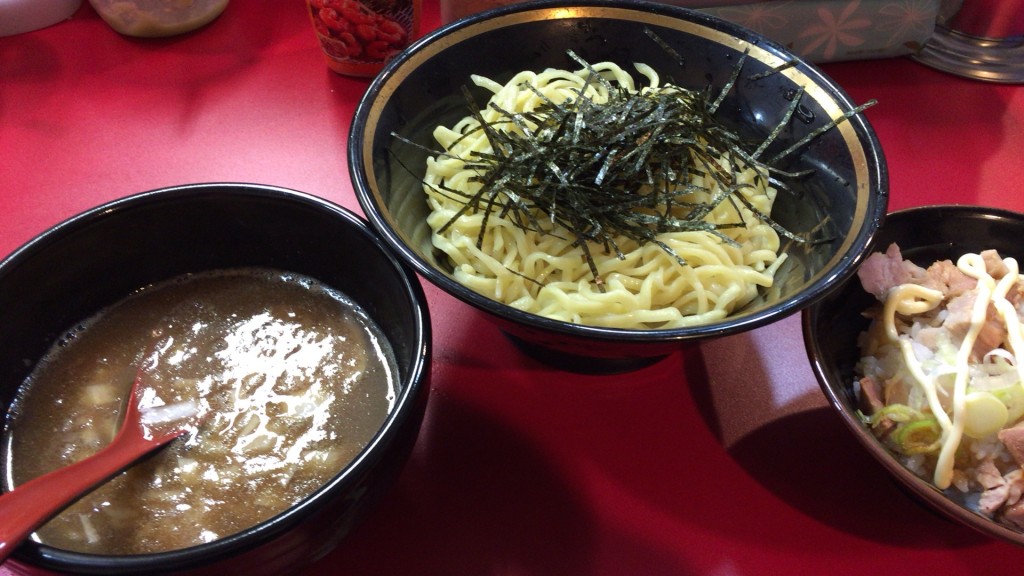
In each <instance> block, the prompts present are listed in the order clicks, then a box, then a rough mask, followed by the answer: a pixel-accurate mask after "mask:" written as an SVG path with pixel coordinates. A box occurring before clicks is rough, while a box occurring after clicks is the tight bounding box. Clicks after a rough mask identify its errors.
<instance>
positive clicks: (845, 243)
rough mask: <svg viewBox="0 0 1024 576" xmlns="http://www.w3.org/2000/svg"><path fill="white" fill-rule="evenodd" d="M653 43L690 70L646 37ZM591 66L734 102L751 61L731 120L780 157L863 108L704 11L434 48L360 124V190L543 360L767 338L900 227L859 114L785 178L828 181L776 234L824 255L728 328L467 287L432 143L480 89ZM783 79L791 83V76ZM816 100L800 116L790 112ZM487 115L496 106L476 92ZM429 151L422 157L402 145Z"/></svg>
mask: <svg viewBox="0 0 1024 576" xmlns="http://www.w3.org/2000/svg"><path fill="white" fill-rule="evenodd" d="M645 29H649V30H651V31H653V32H654V33H655V34H656V35H657V36H658V37H660V38H661V39H663V40H664V41H665V42H666V43H667V44H668V45H670V46H671V47H672V49H673V50H674V51H675V52H676V53H677V54H678V55H679V56H681V58H682V59H683V62H682V63H680V62H679V60H678V59H677V58H676V56H675V55H673V54H672V53H670V52H668V51H666V50H665V49H663V48H662V47H661V45H659V44H658V43H657V42H655V41H654V40H652V39H650V38H649V37H648V36H647V35H646V34H645V32H644V31H645ZM568 50H572V51H573V52H575V53H576V54H578V55H579V56H580V57H582V58H583V59H585V60H586V61H588V62H600V61H605V60H611V61H615V62H617V63H620V64H621V65H623V66H626V67H628V66H629V65H630V63H632V62H645V63H647V64H650V65H652V66H653V67H654V68H655V69H657V70H658V71H659V72H660V73H661V74H662V77H663V78H666V79H667V78H670V79H672V81H673V82H675V83H676V84H679V85H681V86H684V87H687V88H692V89H698V90H699V89H705V88H709V89H710V90H711V91H712V93H714V94H718V93H719V92H720V91H722V88H723V87H725V86H727V85H728V84H729V82H730V79H731V77H732V76H733V72H734V70H736V68H737V65H738V64H739V62H740V61H741V60H742V61H743V64H742V69H741V72H740V76H739V79H738V80H736V81H735V83H734V84H733V87H732V89H731V90H729V91H728V93H727V96H726V98H725V99H724V101H723V103H722V105H721V106H720V108H719V110H718V112H717V114H716V116H717V117H718V119H719V120H720V121H722V122H724V123H726V124H727V125H729V126H730V127H732V128H734V129H735V130H737V131H738V132H740V133H741V134H743V135H744V136H748V137H751V138H754V139H758V140H764V139H765V138H766V137H767V135H768V134H771V133H772V131H773V130H775V129H776V127H777V126H778V125H780V124H781V125H783V127H782V129H781V130H780V131H779V133H778V137H777V139H776V140H775V141H774V142H773V144H772V146H771V147H770V148H769V150H768V151H767V152H766V153H765V155H764V157H766V158H767V157H771V156H773V155H774V154H775V153H777V152H779V151H781V150H784V149H786V148H788V147H789V146H790V145H791V144H793V143H796V142H799V141H800V140H801V139H803V138H804V137H805V136H807V135H808V134H810V133H812V132H815V131H817V130H819V129H820V128H822V127H823V126H827V125H829V124H831V123H833V122H835V121H837V120H838V119H840V118H841V117H842V116H843V115H844V114H845V113H846V112H848V111H850V110H852V109H853V108H855V105H854V103H853V102H851V101H850V99H849V98H848V97H847V96H846V95H845V93H844V92H843V91H842V89H841V88H840V87H838V86H837V85H836V84H835V83H834V82H832V81H831V80H830V79H829V78H828V77H826V76H825V75H824V74H822V73H821V72H820V71H819V70H818V69H817V68H815V67H813V66H812V65H809V64H807V63H805V62H803V61H801V60H799V59H798V58H796V57H794V56H792V55H791V54H789V53H788V52H786V51H785V50H784V49H783V48H782V47H780V46H778V45H775V44H773V43H771V42H769V41H767V40H765V39H764V38H762V37H760V36H757V35H755V34H754V33H752V32H750V31H748V30H745V29H742V28H740V27H738V26H735V25H732V24H730V23H727V22H724V21H721V20H717V19H714V18H712V17H710V16H707V15H704V14H701V13H699V12H696V11H691V10H686V9H683V8H678V7H674V6H669V5H665V4H647V3H642V2H573V3H546V2H540V3H536V2H534V3H527V4H521V5H514V6H509V7H506V8H502V9H497V10H492V11H490V12H485V13H482V14H480V15H477V16H473V17H469V18H467V19H464V20H460V21H456V22H454V23H452V24H450V25H448V26H446V27H443V28H441V29H440V30H438V31H436V32H434V33H432V34H430V35H428V36H426V37H424V38H423V39H421V40H420V41H419V42H417V43H416V44H415V45H414V46H413V47H412V48H411V49H409V50H408V51H406V52H405V53H403V54H402V55H401V56H399V57H398V59H396V60H395V61H393V62H392V63H391V64H390V65H389V66H388V67H386V68H385V70H384V71H383V72H382V73H381V75H380V76H378V77H377V79H376V80H375V81H374V82H373V84H372V85H371V87H370V89H369V90H368V91H367V94H366V96H365V97H364V99H363V101H362V103H361V104H360V106H359V108H358V109H357V112H356V117H355V120H354V122H353V127H352V132H351V135H350V142H349V161H350V170H351V173H352V180H353V183H354V186H355V188H356V193H357V196H358V198H359V201H360V204H361V206H362V207H363V210H364V212H365V213H366V214H367V217H368V219H369V220H370V222H371V224H372V225H373V226H374V227H375V228H376V229H377V230H378V231H379V232H380V233H381V234H382V236H383V237H384V238H385V240H386V241H387V242H388V243H389V244H391V245H392V247H393V248H395V249H396V250H397V251H398V252H399V254H401V255H402V257H403V258H404V259H406V260H407V261H408V262H410V263H411V264H412V266H413V267H415V268H416V270H417V271H418V272H419V273H420V274H422V275H423V276H424V277H426V278H427V279H428V280H429V281H431V282H432V283H434V284H437V285H438V286H440V287H441V288H443V289H444V290H445V291H447V292H448V293H450V294H452V295H454V296H455V297H456V298H459V299H461V300H463V301H464V302H467V303H469V304H470V305H472V306H475V307H477V308H478V309H481V310H483V311H485V312H487V313H488V314H489V315H490V316H491V318H492V319H494V320H496V321H497V322H498V323H499V325H500V326H501V327H502V328H503V329H505V330H506V331H507V332H509V333H510V334H512V335H514V336H517V337H519V338H521V339H523V340H525V341H527V342H530V343H533V344H536V345H539V346H540V347H551V348H554V349H556V350H563V351H564V350H568V351H571V352H575V353H581V354H584V355H593V356H604V355H613V356H614V355H622V356H629V355H638V356H649V355H652V354H664V353H666V352H667V351H671V350H673V349H676V348H678V346H679V344H680V343H683V342H687V341H692V340H698V339H702V338H706V337H709V336H721V335H725V334H729V333H734V332H738V331H741V330H746V329H750V328H753V327H757V326H760V325H763V324H766V323H768V322H771V321H774V320H776V319H778V318H780V317H782V316H784V315H787V314H789V313H791V312H794V311H797V310H799V309H801V308H803V307H804V306H806V305H808V304H809V303H811V302H813V301H814V300H816V299H817V298H819V297H820V296H822V295H823V294H824V293H825V292H826V291H827V290H828V288H829V287H830V286H831V285H832V284H834V283H835V282H837V281H839V280H842V279H843V278H845V277H847V276H848V275H849V274H850V273H851V272H852V270H853V268H854V265H855V264H856V263H857V262H858V261H859V259H860V257H861V253H862V252H863V251H864V250H865V249H866V248H867V247H868V246H870V245H871V241H872V237H873V233H874V231H875V229H876V227H877V225H878V224H879V223H880V222H881V220H882V219H883V217H884V214H885V209H886V206H887V197H888V176H887V169H886V165H885V161H884V158H883V155H882V151H881V147H880V145H879V143H878V141H877V139H876V137H875V134H874V132H873V130H872V128H871V127H870V125H869V124H868V122H867V120H866V119H865V118H864V116H863V114H858V115H856V116H854V117H853V118H851V119H850V120H848V121H843V122H840V123H839V125H838V126H837V127H835V128H834V129H831V130H828V131H826V132H824V133H823V134H821V135H820V136H818V137H816V138H814V139H813V140H812V141H811V142H810V143H809V144H807V145H806V146H803V147H802V148H800V149H799V150H798V151H796V152H795V153H793V154H790V155H789V156H788V159H787V161H785V162H781V163H780V164H779V165H780V166H782V167H785V168H786V169H787V170H804V169H813V170H814V175H813V176H811V177H808V178H803V179H800V181H799V182H796V183H795V184H794V187H793V193H792V194H788V193H785V192H781V193H780V194H779V199H778V200H777V202H776V205H775V208H774V210H773V212H772V218H773V219H775V220H776V221H778V222H779V223H780V224H782V225H783V226H785V227H786V228H787V229H789V230H790V231H792V232H795V233H798V234H807V235H808V236H809V237H811V238H813V239H814V241H813V242H809V243H804V244H791V245H789V246H787V247H786V248H785V251H786V253H787V254H788V260H787V262H786V263H785V264H784V265H783V267H782V270H781V271H780V273H779V274H778V275H777V283H776V285H775V286H774V287H773V288H772V289H769V290H766V291H764V292H763V293H762V295H761V297H760V298H758V299H757V300H756V301H755V302H753V303H751V304H750V305H748V306H747V307H745V308H744V309H743V310H741V311H740V312H738V313H736V314H734V315H733V316H731V317H729V318H728V319H726V320H724V321H722V322H717V323H714V324H709V325H704V326H696V327H691V328H682V329H668V330H617V329H604V328H596V327H589V326H580V325H573V324H569V323H563V322H557V321H552V320H548V319H545V318H541V317H539V316H535V315H533V314H528V313H524V312H520V311H517V310H513V309H510V308H509V307H507V306H504V305H501V304H499V303H497V302H494V301H492V300H490V299H488V298H486V297H484V296H481V295H479V294H476V293H475V292H472V291H471V290H469V289H467V288H464V287H462V286H461V285H459V284H458V283H457V282H455V281H454V280H453V279H452V278H451V277H450V275H449V271H450V266H449V265H448V263H447V262H446V261H445V259H443V258H442V257H440V256H439V254H438V252H437V251H436V250H435V249H434V248H433V247H432V246H431V243H430V230H429V228H428V227H427V225H426V222H425V216H426V214H427V206H426V202H425V199H424V193H423V191H422V188H421V185H420V180H421V178H422V173H423V170H424V164H425V161H426V158H427V156H428V152H427V151H426V150H425V149H424V148H427V149H435V148H436V144H434V142H433V140H432V137H431V132H432V130H433V128H434V127H435V126H437V125H439V124H445V125H451V124H454V123H455V121H457V120H458V119H459V118H461V117H463V116H465V115H467V112H468V110H469V108H468V105H467V102H466V100H465V99H464V97H463V96H462V94H461V91H462V88H463V87H469V86H470V80H469V75H470V74H480V75H483V76H487V77H489V78H491V79H493V80H495V81H498V82H505V81H507V80H508V79H509V78H510V77H511V76H512V75H513V74H515V73H516V72H518V71H520V70H524V69H531V70H535V71H540V70H542V69H544V68H547V67H557V68H573V69H575V68H577V67H578V65H577V64H576V63H575V62H574V61H573V60H571V59H570V58H569V57H568V55H567V51H568ZM776 68H781V69H778V70H776ZM800 90H803V91H805V94H804V95H803V96H802V99H801V101H800V106H799V108H798V109H797V112H796V114H794V115H793V117H792V118H791V119H789V120H788V121H787V120H786V112H787V109H788V107H789V104H790V102H791V101H792V100H793V99H794V98H795V97H797V94H798V93H799V91H800ZM470 91H471V93H472V94H473V98H474V100H475V101H476V102H478V103H481V104H482V103H483V102H485V101H486V98H487V97H488V94H487V93H486V92H485V91H483V90H482V89H479V88H476V87H471V88H470ZM392 133H395V134H399V135H401V136H402V138H404V139H408V140H411V141H412V142H415V143H416V145H410V144H407V143H404V142H402V141H401V140H399V139H397V138H395V137H393V136H392Z"/></svg>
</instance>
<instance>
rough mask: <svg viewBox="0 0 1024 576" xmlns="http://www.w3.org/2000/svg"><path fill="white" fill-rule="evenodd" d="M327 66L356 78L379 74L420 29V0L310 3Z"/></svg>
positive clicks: (323, 0) (322, 0)
mask: <svg viewBox="0 0 1024 576" xmlns="http://www.w3.org/2000/svg"><path fill="white" fill-rule="evenodd" d="M307 5H308V6H309V15H310V18H311V20H312V22H313V29H314V30H315V31H316V35H317V38H318V39H319V41H320V46H321V47H322V48H323V51H324V54H325V55H326V56H327V64H328V66H329V67H330V68H331V69H332V70H334V71H335V72H339V73H342V74H350V75H354V76H370V75H373V74H376V73H377V72H378V71H380V69H381V68H382V67H383V66H384V64H385V63H386V62H388V61H389V60H391V58H393V57H394V56H395V55H396V54H398V53H399V52H401V51H402V50H403V49H404V48H405V47H406V46H408V45H409V43H410V42H411V41H412V39H413V37H414V36H415V35H416V33H417V31H418V28H419V6H420V4H419V0H307Z"/></svg>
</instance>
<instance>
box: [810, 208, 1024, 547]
mask: <svg viewBox="0 0 1024 576" xmlns="http://www.w3.org/2000/svg"><path fill="white" fill-rule="evenodd" d="M1021 237H1024V214H1019V213H1016V212H1008V211H1004V210H998V209H995V208H983V207H975V206H927V207H921V208H912V209H908V210H903V211H898V212H893V213H892V214H889V216H888V218H887V219H886V221H885V224H884V225H883V226H882V228H881V230H880V231H879V234H878V244H877V247H878V250H880V251H884V250H885V249H886V248H887V247H888V246H889V245H890V244H891V243H893V242H895V243H896V244H897V245H899V247H900V250H901V251H902V253H903V257H904V258H907V259H909V260H912V261H914V262H915V263H916V264H918V265H920V266H928V265H929V264H931V263H932V262H935V261H936V260H944V259H949V260H952V261H953V262H956V260H957V258H958V257H959V256H961V255H962V254H964V253H967V252H972V253H978V252H980V251H982V250H985V249H989V248H994V249H996V250H998V251H999V252H1000V253H1001V254H1002V255H1003V256H1004V257H1005V256H1012V257H1014V258H1016V259H1017V260H1018V261H1024V245H1022V244H1021V242H1020V241H1019V239H1020V238H1021ZM874 302H876V300H875V299H874V297H873V296H871V295H869V294H867V293H866V292H865V291H864V290H863V288H862V287H861V285H860V281H859V280H858V279H857V278H856V277H853V278H851V279H850V280H848V281H847V282H845V283H844V284H843V285H842V286H840V287H839V288H837V290H835V291H834V292H832V293H831V294H829V295H828V296H826V297H825V298H824V299H822V300H821V301H820V302H818V303H816V304H814V305H812V306H810V307H809V308H807V309H806V310H804V312H803V314H802V321H803V332H804V343H805V346H806V348H807V355H808V358H809V359H810V361H811V366H812V368H813V370H814V373H815V376H816V377H817V379H818V383H819V384H820V385H821V389H822V391H824V393H825V396H826V397H827V398H828V401H829V403H830V404H831V405H832V407H833V408H835V410H836V412H837V414H838V415H839V417H840V418H841V419H842V420H843V422H844V423H845V424H846V426H847V427H848V428H849V429H850V431H851V432H853V435H854V436H855V437H856V438H857V440H858V441H859V442H860V444H861V445H862V446H864V448H865V449H867V451H868V452H869V453H870V454H871V455H872V456H873V457H874V458H875V459H877V460H878V462H880V463H881V464H882V466H883V467H884V468H885V469H886V470H887V471H888V472H889V473H890V474H892V476H893V478H894V479H895V480H896V481H897V482H898V483H899V484H900V485H901V486H903V487H904V488H906V490H907V491H908V492H909V493H910V494H912V495H913V496H915V497H916V498H917V499H918V500H919V501H921V502H924V503H925V504H927V505H928V506H931V507H933V508H934V509H936V510H938V511H940V512H941V513H943V514H945V515H946V516H948V517H949V518H952V519H954V520H957V521H959V522H963V523H964V524H966V525H968V526H970V527H972V528H975V529H977V530H980V531H981V532H984V533H986V534H989V535H992V536H996V537H1000V538H1004V539H1006V540H1009V541H1011V542H1015V543H1017V544H1024V534H1022V533H1021V532H1018V531H1015V530H1012V529H1010V528H1007V527H1006V526H1003V525H1001V524H997V523H995V522H993V521H991V520H990V519H988V518H987V517H985V516H983V515H981V514H978V513H976V512H974V511H972V510H970V509H969V508H968V507H967V506H966V505H965V500H964V498H963V496H962V495H960V494H959V493H958V492H957V491H955V490H948V491H945V492H943V491H940V490H939V489H937V488H936V487H935V486H934V485H932V484H931V483H930V482H928V481H926V480H923V479H921V478H920V477H918V476H917V475H915V474H914V473H912V472H911V471H909V470H908V469H906V468H905V467H904V466H903V465H902V464H900V462H899V461H897V460H896V458H894V457H893V456H892V454H890V453H889V451H888V450H887V449H886V448H885V446H883V445H882V444H881V443H880V442H879V441H878V440H877V439H876V438H875V437H874V435H872V433H871V431H870V430H869V429H868V428H867V427H866V426H864V424H863V423H862V422H861V421H860V418H859V417H858V416H857V408H858V405H859V403H858V401H857V397H856V393H855V391H854V388H853V383H854V380H855V376H854V365H855V364H856V363H857V360H858V358H859V357H860V354H859V350H858V347H857V336H858V334H860V333H861V332H862V331H864V330H865V329H866V328H867V326H868V321H867V319H866V318H864V317H863V316H862V315H861V314H862V312H863V311H864V310H866V309H867V308H868V307H869V306H871V305H872V304H873V303H874Z"/></svg>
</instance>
